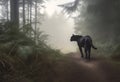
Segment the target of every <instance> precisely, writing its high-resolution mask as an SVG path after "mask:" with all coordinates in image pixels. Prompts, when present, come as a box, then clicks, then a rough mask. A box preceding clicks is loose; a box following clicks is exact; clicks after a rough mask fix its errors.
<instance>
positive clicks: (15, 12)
mask: <svg viewBox="0 0 120 82" xmlns="http://www.w3.org/2000/svg"><path fill="white" fill-rule="evenodd" d="M18 2H19V0H10V10H11V14H10V19H11V22H13V23H14V24H16V26H19V3H18Z"/></svg>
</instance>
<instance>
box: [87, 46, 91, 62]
mask: <svg viewBox="0 0 120 82" xmlns="http://www.w3.org/2000/svg"><path fill="white" fill-rule="evenodd" d="M90 53H91V47H89V50H88V58H89V60H90Z"/></svg>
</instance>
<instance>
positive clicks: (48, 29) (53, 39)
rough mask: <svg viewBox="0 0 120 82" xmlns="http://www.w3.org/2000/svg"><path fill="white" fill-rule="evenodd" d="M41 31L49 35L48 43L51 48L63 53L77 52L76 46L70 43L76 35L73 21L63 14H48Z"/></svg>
mask: <svg viewBox="0 0 120 82" xmlns="http://www.w3.org/2000/svg"><path fill="white" fill-rule="evenodd" d="M40 29H41V30H42V31H44V33H47V34H48V40H47V43H48V44H49V45H50V46H51V47H53V48H55V49H59V50H61V51H62V52H63V53H69V52H75V51H76V47H75V46H76V45H75V44H73V43H71V42H70V37H71V35H72V34H73V33H74V20H73V19H70V18H67V17H66V16H65V15H64V14H63V13H57V12H54V13H53V15H52V16H49V15H48V14H46V17H45V19H44V22H43V23H42V25H41V28H40Z"/></svg>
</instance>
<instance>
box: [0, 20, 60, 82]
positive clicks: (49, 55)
mask: <svg viewBox="0 0 120 82" xmlns="http://www.w3.org/2000/svg"><path fill="white" fill-rule="evenodd" d="M23 28H24V29H21V28H18V27H17V26H16V25H15V24H13V23H11V22H6V23H1V24H0V37H1V39H0V76H2V77H0V82H40V81H41V82H49V80H52V79H51V78H52V76H54V75H55V69H54V67H55V65H56V62H57V61H58V60H59V59H61V58H62V53H61V52H60V51H59V50H54V49H52V48H50V47H49V46H48V45H47V44H46V41H45V40H46V38H47V35H45V34H44V33H43V32H40V31H39V30H37V43H36V41H35V40H34V38H33V37H34V35H33V34H34V30H33V29H31V28H32V27H31V26H30V25H29V24H27V25H25V26H24V27H23ZM32 33H33V34H32Z"/></svg>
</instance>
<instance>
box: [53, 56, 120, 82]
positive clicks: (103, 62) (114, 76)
mask: <svg viewBox="0 0 120 82" xmlns="http://www.w3.org/2000/svg"><path fill="white" fill-rule="evenodd" d="M57 70H59V71H57ZM56 71H57V72H56V75H55V77H54V82H120V62H117V61H113V60H110V59H105V58H91V60H90V61H88V60H85V59H82V58H80V55H78V54H72V55H69V56H67V57H65V58H64V59H63V60H60V61H59V62H58V63H57V64H56Z"/></svg>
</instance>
